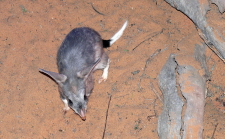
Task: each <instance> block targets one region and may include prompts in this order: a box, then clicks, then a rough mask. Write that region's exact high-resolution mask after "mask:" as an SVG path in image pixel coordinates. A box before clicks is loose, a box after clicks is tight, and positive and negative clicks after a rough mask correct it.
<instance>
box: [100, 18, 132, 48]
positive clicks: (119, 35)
mask: <svg viewBox="0 0 225 139" xmlns="http://www.w3.org/2000/svg"><path fill="white" fill-rule="evenodd" d="M127 24H128V21H126V22H125V23H124V24H123V26H122V28H121V29H120V30H119V31H118V32H117V33H116V34H115V35H114V36H113V37H112V38H111V39H110V40H103V47H104V48H107V47H110V46H111V45H112V44H113V43H114V42H115V41H117V40H118V39H119V38H120V37H121V36H122V35H123V31H124V30H125V28H126V27H127Z"/></svg>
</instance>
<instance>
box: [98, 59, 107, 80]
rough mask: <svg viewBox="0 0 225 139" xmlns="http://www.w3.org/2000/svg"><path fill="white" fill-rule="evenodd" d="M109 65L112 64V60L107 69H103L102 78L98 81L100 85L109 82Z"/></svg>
mask: <svg viewBox="0 0 225 139" xmlns="http://www.w3.org/2000/svg"><path fill="white" fill-rule="evenodd" d="M109 63H110V59H108V62H107V64H106V67H105V68H104V69H103V73H102V77H101V78H100V79H99V80H98V83H101V82H102V81H106V80H107V78H108V71H109Z"/></svg>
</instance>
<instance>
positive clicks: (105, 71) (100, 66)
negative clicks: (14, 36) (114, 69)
mask: <svg viewBox="0 0 225 139" xmlns="http://www.w3.org/2000/svg"><path fill="white" fill-rule="evenodd" d="M109 63H110V60H109V57H108V56H107V54H106V53H105V52H103V55H102V58H101V61H100V62H99V63H98V64H97V65H96V66H95V70H98V69H103V74H102V77H101V78H100V79H99V81H98V83H101V82H102V81H106V79H107V77H108V70H109Z"/></svg>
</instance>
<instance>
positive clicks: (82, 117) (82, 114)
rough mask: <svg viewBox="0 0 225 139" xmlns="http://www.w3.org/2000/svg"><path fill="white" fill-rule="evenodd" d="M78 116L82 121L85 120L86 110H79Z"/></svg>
mask: <svg viewBox="0 0 225 139" xmlns="http://www.w3.org/2000/svg"><path fill="white" fill-rule="evenodd" d="M80 117H81V119H82V120H83V121H85V120H86V110H85V109H81V110H80Z"/></svg>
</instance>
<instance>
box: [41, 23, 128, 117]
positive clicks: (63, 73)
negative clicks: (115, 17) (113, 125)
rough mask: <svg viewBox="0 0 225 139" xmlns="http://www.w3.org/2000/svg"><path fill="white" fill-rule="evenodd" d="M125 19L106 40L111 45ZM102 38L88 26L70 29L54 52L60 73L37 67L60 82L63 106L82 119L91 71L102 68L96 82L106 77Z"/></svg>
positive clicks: (88, 93) (105, 57) (106, 57)
mask: <svg viewBox="0 0 225 139" xmlns="http://www.w3.org/2000/svg"><path fill="white" fill-rule="evenodd" d="M127 24H128V22H127V21H126V22H125V23H124V25H123V27H122V28H121V29H120V30H119V31H118V32H117V33H116V34H115V35H114V36H113V37H112V38H111V39H110V40H108V42H109V45H112V44H113V43H114V42H115V41H116V40H118V39H119V38H120V37H121V36H122V34H123V31H124V30H125V28H126V26H127ZM103 41H104V40H102V38H101V36H100V35H99V34H98V33H97V32H96V31H95V30H93V29H91V28H87V27H81V28H75V29H73V30H72V31H71V32H70V33H69V34H68V35H67V36H66V38H65V40H64V41H63V43H62V44H61V46H60V48H59V50H58V54H57V65H58V70H59V73H55V72H50V71H46V70H43V69H40V70H39V71H40V72H42V73H45V74H47V75H49V76H50V77H52V78H53V79H54V80H55V81H56V82H57V83H58V85H59V92H60V97H61V99H62V101H63V102H64V104H65V108H64V110H69V109H70V108H72V109H73V110H74V111H75V112H76V113H77V114H79V115H80V116H81V118H82V119H83V120H85V119H86V110H87V102H88V96H89V95H90V94H91V92H92V90H93V88H94V80H93V72H94V71H95V70H98V69H103V74H102V77H101V78H100V80H99V83H100V82H102V81H105V80H106V79H107V77H108V69H109V63H110V60H109V58H108V55H107V54H106V53H105V52H104V49H103V47H107V46H103V44H105V43H103Z"/></svg>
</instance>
